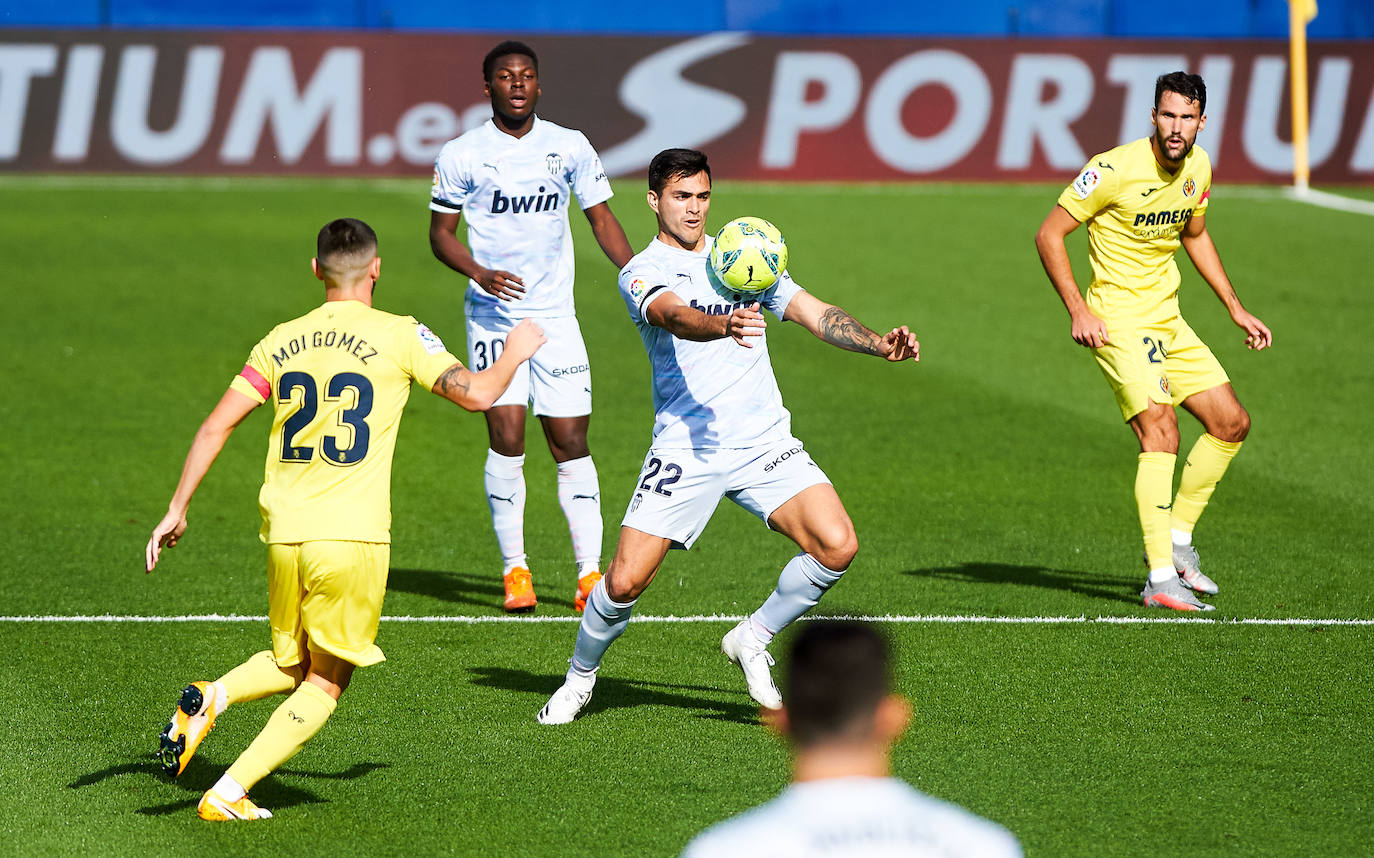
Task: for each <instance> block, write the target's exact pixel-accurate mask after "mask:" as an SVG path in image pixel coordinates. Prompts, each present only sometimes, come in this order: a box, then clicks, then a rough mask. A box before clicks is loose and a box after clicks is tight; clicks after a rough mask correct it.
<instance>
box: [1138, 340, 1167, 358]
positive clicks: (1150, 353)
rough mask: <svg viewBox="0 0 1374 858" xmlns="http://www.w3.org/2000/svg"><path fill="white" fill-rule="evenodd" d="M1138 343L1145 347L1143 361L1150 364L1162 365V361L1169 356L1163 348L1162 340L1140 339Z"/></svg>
mask: <svg viewBox="0 0 1374 858" xmlns="http://www.w3.org/2000/svg"><path fill="white" fill-rule="evenodd" d="M1140 342H1141V343H1142V344H1143V345H1144V346H1145V349H1146V352H1145V359H1146V360H1147V361H1149V362H1150V363H1164V359H1165V358H1167V357H1168V356H1169V352H1168V349H1166V348H1165V346H1164V342H1163V341H1162V340H1156V339H1155V338H1153V337H1141V338H1140Z"/></svg>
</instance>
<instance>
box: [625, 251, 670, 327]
mask: <svg viewBox="0 0 1374 858" xmlns="http://www.w3.org/2000/svg"><path fill="white" fill-rule="evenodd" d="M666 291H668V278H667V275H666V274H665V273H664V271H663V269H662V268H661V267H660V266H658V265H655V264H654V263H653V261H652V260H649V259H644V258H642V254H641V256H636V257H635V258H634V259H631V260H630V264H628V265H626V266H625V267H624V268H622V269H620V297H621V298H624V299H625V309H626V310H629V312H630V319H631V320H633V321H634V323H635V324H636V325H640V324H646V321H645V319H644V310H645V309H646V308H647V307H648V306H649V305H650V304H652V303H653V302H654V299H656V298H657V297H658V296H660V295H662V294H663V293H664V292H666Z"/></svg>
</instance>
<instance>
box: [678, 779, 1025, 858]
mask: <svg viewBox="0 0 1374 858" xmlns="http://www.w3.org/2000/svg"><path fill="white" fill-rule="evenodd" d="M740 855H748V856H750V858H773V856H776V858H783V856H786V858H822V856H824V858H1015V856H1019V855H1021V846H1020V844H1018V843H1017V842H1016V838H1015V837H1013V836H1012V835H1011V832H1009V831H1007V830H1006V829H1005V828H1003V827H1001V826H1000V825H997V824H996V823H993V822H989V821H988V820H986V819H983V818H982V817H979V816H975V815H973V814H972V813H970V812H968V811H967V810H964V809H963V808H962V807H959V806H957V805H954V804H950V803H949V802H945V801H941V800H940V799H937V798H932V797H931V796H928V795H926V794H924V793H922V792H918V791H917V790H915V789H913V788H912V787H911V786H909V785H907V784H906V783H905V782H904V781H901V780H898V779H897V778H860V777H856V778H833V779H829V780H819V781H807V782H805V783H796V784H792V785H791V786H789V787H788V788H787V789H785V790H783V792H782V794H781V795H779V796H778V797H777V798H775V799H773V800H772V801H770V802H768V803H767V804H763V805H760V806H759V807H756V808H754V809H753V810H750V811H746V812H744V813H742V814H740V815H739V816H736V817H734V818H732V819H727V820H726V821H725V822H722V823H720V824H719V825H715V826H712V827H711V828H708V829H706V831H704V832H702V833H701V834H699V835H698V836H697V837H696V839H694V840H693V841H692V842H691V843H689V844H687V849H686V850H685V851H684V852H683V853H682V856H683V858H727V857H728V858H737V856H740Z"/></svg>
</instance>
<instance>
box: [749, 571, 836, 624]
mask: <svg viewBox="0 0 1374 858" xmlns="http://www.w3.org/2000/svg"><path fill="white" fill-rule="evenodd" d="M843 574H844V570H843V569H841V570H838V571H836V570H834V569H827V568H825V567H824V566H822V565H821V564H820V561H819V560H817V559H816V558H814V557H812V556H811V555H810V554H806V553H805V552H803V553H801V554H798V555H796V556H795V557H793V558H792V559H791V560H789V561H787V565H786V566H784V567H782V572H781V573H779V575H778V586H777V589H775V590H774V591H773V592H772V593H770V594H769V596H768V598H767V599H766V600H764V603H763V604H762V605H761V606H760V607H759V609H758V610H757V611H755V612H754V613H753V614H750V616H749V628H750V629H751V630H752V631H753V634H754V637H756V638H758V639H759V640H760V641H761V642H762V643H764V644H767V643H769V642H770V641H772V639H773V635H775V634H777V633H778V632H780V631H782V630H783V629H785V628H787V627H788V626H789V625H791V624H792V622H793V621H795V620H796V619H797V618H798V617H800V616H801V615H802V614H804V613H806V612H807V611H809V610H811V609H812V608H814V607H816V603H817V602H819V601H820V599H821V596H823V595H825V591H826V590H829V589H830V588H831V587H833V586H834V585H835V582H836V581H838V580H840V576H841V575H843Z"/></svg>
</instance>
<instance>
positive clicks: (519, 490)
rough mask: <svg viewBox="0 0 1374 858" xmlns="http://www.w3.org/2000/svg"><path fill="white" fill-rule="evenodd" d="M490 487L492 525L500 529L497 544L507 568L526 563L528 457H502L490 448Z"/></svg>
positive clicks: (487, 475) (487, 472)
mask: <svg viewBox="0 0 1374 858" xmlns="http://www.w3.org/2000/svg"><path fill="white" fill-rule="evenodd" d="M483 477H484V482H485V485H486V490H487V508H488V509H490V510H491V526H492V529H493V530H495V531H496V546H497V548H499V549H500V550H501V561H502V562H503V563H504V564H505V568H506V571H510V570H511V568H513V567H515V566H526V565H527V563H528V561H527V560H526V559H525V457H524V456H523V455H521V456H502V455H501V454H500V453H498V452H496V451H495V450H488V451H487V466H486V468H484V469H483Z"/></svg>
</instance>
